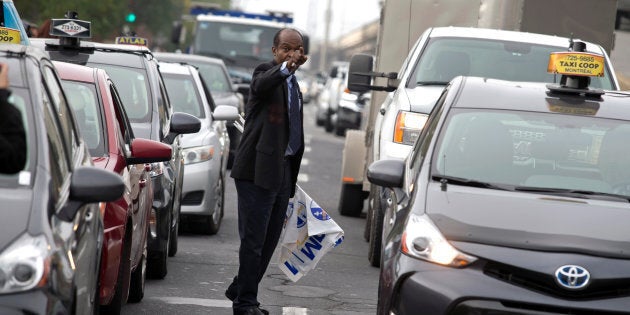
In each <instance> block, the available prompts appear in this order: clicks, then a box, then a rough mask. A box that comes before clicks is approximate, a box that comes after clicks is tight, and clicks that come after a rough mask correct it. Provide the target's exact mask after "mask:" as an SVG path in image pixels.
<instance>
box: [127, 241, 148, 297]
mask: <svg viewBox="0 0 630 315" xmlns="http://www.w3.org/2000/svg"><path fill="white" fill-rule="evenodd" d="M146 278H147V245H146V242H145V243H144V251H143V252H142V257H141V258H140V263H138V266H137V267H136V270H134V271H133V272H132V273H131V282H130V283H129V297H128V298H127V303H138V302H140V301H142V299H143V298H144V287H145V280H146Z"/></svg>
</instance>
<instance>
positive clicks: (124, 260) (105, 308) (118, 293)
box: [101, 231, 131, 315]
mask: <svg viewBox="0 0 630 315" xmlns="http://www.w3.org/2000/svg"><path fill="white" fill-rule="evenodd" d="M130 233H131V232H129V231H126V232H125V235H131V234H130ZM123 245H124V246H123V250H122V253H121V257H120V265H119V266H118V279H116V286H115V287H114V297H112V300H111V301H110V302H109V304H108V305H102V306H101V312H102V313H103V314H113V315H117V314H120V311H121V310H122V306H123V305H124V304H125V303H126V302H127V297H128V296H129V281H130V279H131V240H130V239H125V240H124V243H123Z"/></svg>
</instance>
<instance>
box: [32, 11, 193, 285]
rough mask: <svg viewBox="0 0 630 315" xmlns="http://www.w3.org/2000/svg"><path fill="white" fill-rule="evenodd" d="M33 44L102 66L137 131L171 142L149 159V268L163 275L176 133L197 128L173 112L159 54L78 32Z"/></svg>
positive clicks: (173, 196) (174, 224) (175, 184)
mask: <svg viewBox="0 0 630 315" xmlns="http://www.w3.org/2000/svg"><path fill="white" fill-rule="evenodd" d="M53 21H54V22H55V23H57V24H58V25H64V24H66V23H75V24H78V23H79V22H82V21H78V20H74V19H62V20H53ZM83 23H84V22H83ZM60 28H61V27H60ZM58 35H59V36H70V35H68V34H63V33H58ZM31 44H32V45H37V46H40V47H43V48H44V49H45V50H46V51H47V52H48V53H49V54H50V57H51V59H53V60H58V61H64V62H70V63H75V64H80V65H88V66H92V67H96V68H102V69H104V70H106V71H107V73H108V74H109V76H110V77H111V79H112V81H113V82H114V83H115V84H116V86H117V87H118V91H119V92H120V98H121V100H122V102H123V104H124V106H125V110H126V112H127V116H128V117H129V120H130V121H131V126H132V128H133V131H134V133H135V135H136V137H140V138H146V139H151V140H156V141H160V142H164V143H167V144H169V145H171V147H172V152H173V157H172V159H171V160H170V161H168V162H157V163H153V164H152V169H151V181H152V184H153V190H154V191H153V208H152V210H151V220H150V224H149V245H148V251H149V253H148V255H149V261H148V265H147V268H148V271H149V275H150V276H152V277H154V278H159V279H162V278H164V277H165V276H166V273H167V272H168V269H167V256H174V255H175V253H176V252H177V233H178V228H179V213H180V206H181V204H180V201H181V189H182V182H183V175H184V171H183V168H184V160H183V158H182V156H181V151H180V150H181V146H180V139H179V138H180V137H179V135H181V134H186V133H194V132H197V131H199V128H200V125H201V123H200V121H199V119H197V118H196V117H194V116H192V115H189V114H185V113H178V112H175V113H174V112H173V107H172V105H171V103H170V100H169V98H168V93H167V92H166V88H165V87H164V82H163V79H162V75H161V74H160V72H159V69H158V64H157V60H156V59H155V58H153V55H152V53H151V51H150V50H149V49H148V48H147V47H145V46H133V45H117V44H101V43H93V42H87V41H79V38H77V37H62V38H61V39H48V40H45V39H44V40H42V39H32V40H31Z"/></svg>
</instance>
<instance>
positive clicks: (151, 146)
mask: <svg viewBox="0 0 630 315" xmlns="http://www.w3.org/2000/svg"><path fill="white" fill-rule="evenodd" d="M172 155H173V149H172V148H171V146H170V145H168V144H165V143H162V142H157V141H154V140H149V139H143V138H135V139H133V141H132V142H131V156H130V157H128V158H127V164H129V165H133V164H145V163H154V162H165V161H168V160H170V159H171V157H172Z"/></svg>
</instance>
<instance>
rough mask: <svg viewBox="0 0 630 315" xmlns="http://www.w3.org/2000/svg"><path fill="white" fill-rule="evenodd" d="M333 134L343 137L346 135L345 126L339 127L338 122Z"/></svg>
mask: <svg viewBox="0 0 630 315" xmlns="http://www.w3.org/2000/svg"><path fill="white" fill-rule="evenodd" d="M335 135H337V136H340V137H344V136H345V135H346V128H344V127H340V126H339V123H338V122H337V126H336V127H335Z"/></svg>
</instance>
